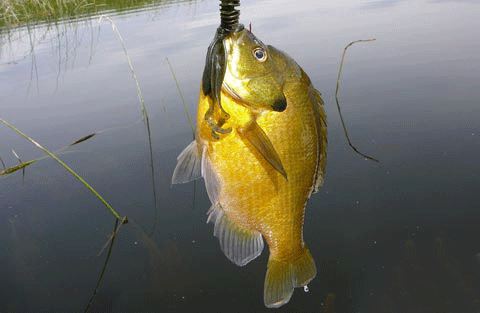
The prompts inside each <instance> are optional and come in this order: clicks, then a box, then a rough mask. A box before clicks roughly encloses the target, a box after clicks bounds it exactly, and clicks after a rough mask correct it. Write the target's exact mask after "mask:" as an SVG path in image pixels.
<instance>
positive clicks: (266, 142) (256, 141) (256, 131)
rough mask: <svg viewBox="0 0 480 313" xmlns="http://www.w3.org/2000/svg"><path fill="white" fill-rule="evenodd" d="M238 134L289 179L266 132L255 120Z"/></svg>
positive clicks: (240, 129)
mask: <svg viewBox="0 0 480 313" xmlns="http://www.w3.org/2000/svg"><path fill="white" fill-rule="evenodd" d="M238 133H239V134H240V136H241V137H242V138H243V139H246V140H247V141H248V142H249V143H250V144H251V145H252V146H253V147H254V148H255V149H256V150H257V151H258V152H259V153H260V154H261V155H262V156H263V157H264V158H265V160H266V161H267V162H268V163H269V164H270V165H271V166H273V168H274V169H276V170H277V171H278V172H279V173H280V174H282V175H283V177H285V179H287V172H285V169H284V167H283V164H282V160H280V157H279V156H278V153H277V151H275V148H274V147H273V144H272V142H271V141H270V139H268V137H267V135H266V134H265V132H264V131H263V130H262V129H261V128H260V126H258V124H257V122H256V121H255V120H253V121H252V122H250V123H249V124H248V125H247V126H245V127H242V128H239V129H238Z"/></svg>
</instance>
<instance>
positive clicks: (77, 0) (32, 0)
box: [0, 0, 188, 31]
mask: <svg viewBox="0 0 480 313" xmlns="http://www.w3.org/2000/svg"><path fill="white" fill-rule="evenodd" d="M184 1H188V0H184ZM172 2H176V1H175V0H147V1H146V0H119V1H113V0H2V1H1V2H0V31H1V30H3V29H7V30H8V29H11V28H15V27H19V26H23V25H26V24H36V23H43V22H46V23H48V22H56V21H59V20H68V19H72V18H82V17H86V16H89V15H93V14H99V13H102V12H109V11H114V12H117V13H119V12H123V11H128V10H131V9H135V10H138V9H139V8H142V7H149V6H155V5H166V4H169V3H172Z"/></svg>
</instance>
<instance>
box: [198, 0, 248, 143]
mask: <svg viewBox="0 0 480 313" xmlns="http://www.w3.org/2000/svg"><path fill="white" fill-rule="evenodd" d="M239 5H240V0H220V27H218V28H217V32H216V33H215V37H214V38H213V41H212V42H211V43H210V46H209V47H208V50H207V57H206V60H205V68H204V70H203V76H202V91H203V94H204V95H205V96H207V97H209V98H210V99H211V104H210V107H209V108H208V110H207V112H206V113H205V120H206V121H207V124H208V126H210V128H212V136H213V137H214V138H216V139H218V138H219V136H218V134H217V133H220V134H227V133H229V132H231V131H232V129H231V128H226V129H225V128H222V126H223V124H224V123H225V122H226V121H227V120H228V119H229V118H230V115H229V114H228V113H227V112H225V110H224V109H223V108H222V104H221V101H220V92H221V89H222V83H223V78H224V77H225V71H226V69H227V55H226V51H225V46H224V44H223V42H224V40H225V38H226V37H227V36H228V35H229V34H230V33H232V32H237V31H240V30H242V29H243V25H241V24H239V23H238V21H239V17H240V11H239V10H237V9H235V7H237V6H239ZM215 107H218V109H219V110H220V117H219V119H218V122H217V121H216V120H215Z"/></svg>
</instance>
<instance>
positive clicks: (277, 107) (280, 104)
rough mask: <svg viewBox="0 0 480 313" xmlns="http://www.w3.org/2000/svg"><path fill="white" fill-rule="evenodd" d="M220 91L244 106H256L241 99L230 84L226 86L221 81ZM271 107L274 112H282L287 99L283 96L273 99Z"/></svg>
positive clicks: (285, 106)
mask: <svg viewBox="0 0 480 313" xmlns="http://www.w3.org/2000/svg"><path fill="white" fill-rule="evenodd" d="M222 91H224V92H225V94H226V95H227V96H228V97H229V98H231V99H232V100H234V101H236V102H238V103H240V104H242V105H244V106H246V107H250V108H255V107H256V106H255V105H254V104H253V103H251V102H249V101H247V100H245V99H243V98H242V97H240V95H239V94H238V93H236V92H235V90H233V89H232V88H230V86H228V85H227V84H226V83H223V84H222ZM271 108H272V110H273V111H275V112H283V111H285V109H286V108H287V99H285V96H283V97H282V99H278V100H275V102H274V103H273V105H271Z"/></svg>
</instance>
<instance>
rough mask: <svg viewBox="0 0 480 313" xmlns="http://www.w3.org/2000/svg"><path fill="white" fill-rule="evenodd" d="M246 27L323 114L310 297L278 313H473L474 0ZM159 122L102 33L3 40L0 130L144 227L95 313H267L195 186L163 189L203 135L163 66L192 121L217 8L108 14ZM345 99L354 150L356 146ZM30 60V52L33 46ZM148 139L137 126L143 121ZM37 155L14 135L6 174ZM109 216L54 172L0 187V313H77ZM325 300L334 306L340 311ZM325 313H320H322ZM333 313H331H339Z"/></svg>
mask: <svg viewBox="0 0 480 313" xmlns="http://www.w3.org/2000/svg"><path fill="white" fill-rule="evenodd" d="M241 10H242V11H241V21H242V22H243V23H244V24H246V25H248V24H249V23H252V28H253V31H254V32H255V33H256V35H257V36H258V37H259V38H260V39H262V40H263V41H264V42H265V43H268V44H272V45H274V46H276V47H278V48H280V49H282V50H284V51H286V52H287V53H289V54H290V55H291V56H292V57H293V58H295V59H296V61H297V62H298V63H299V64H300V65H302V67H303V68H304V69H305V71H306V72H307V73H308V74H309V76H310V78H311V80H312V82H313V83H314V85H315V86H316V87H317V88H318V89H319V90H320V91H321V92H322V94H323V97H324V100H325V102H326V107H325V108H326V111H327V115H328V123H329V124H328V127H329V128H328V131H329V150H328V166H327V176H326V182H325V185H324V187H323V188H322V189H321V191H320V192H319V193H318V194H316V195H314V196H313V197H312V199H311V200H310V201H309V203H308V206H307V211H306V218H305V241H306V242H307V244H308V245H309V247H310V250H311V252H312V255H313V256H314V258H315V260H316V262H317V267H318V275H317V278H316V279H315V280H314V281H312V282H311V283H310V284H309V289H310V291H309V292H308V293H305V292H304V291H303V290H301V289H298V290H296V291H295V293H294V295H293V298H292V300H291V301H290V303H289V304H288V305H286V306H284V307H282V308H281V309H279V310H277V311H279V312H324V311H325V312H333V311H332V310H330V309H329V308H327V307H329V306H330V305H331V303H329V301H330V300H327V301H326V300H325V298H330V299H332V298H333V297H332V295H334V297H335V300H334V306H335V312H479V311H480V236H479V229H480V214H479V211H480V208H479V203H480V192H479V186H480V183H479V180H480V139H479V138H480V126H479V125H480V123H479V120H480V100H479V99H480V89H479V88H478V84H479V81H480V41H479V40H478V39H479V38H480V22H479V20H478V16H479V13H480V5H478V4H477V3H476V2H475V1H453V0H452V1H424V0H420V1H380V0H379V1H348V2H342V3H337V2H336V1H314V0H311V1H306V0H304V1H286V0H278V1H253V0H251V1H249V0H245V1H242V7H241ZM112 19H113V20H114V21H115V23H116V25H117V27H118V30H119V32H120V33H121V35H122V37H123V39H124V40H125V45H126V48H127V50H128V54H129V55H130V57H131V58H132V62H133V65H134V67H135V72H136V75H137V78H138V82H139V85H140V87H141V90H142V94H143V97H144V98H145V104H146V106H147V110H148V112H149V117H150V122H151V127H152V140H153V144H154V151H153V153H154V160H153V162H154V165H155V170H156V180H157V194H158V203H159V205H158V222H157V225H156V230H155V232H154V235H153V237H152V238H151V240H148V239H147V237H146V234H148V233H149V232H151V230H152V228H153V223H154V220H155V219H154V209H153V197H152V185H151V177H150V167H149V164H150V160H149V152H148V140H147V136H146V130H145V127H144V125H143V124H142V123H141V122H138V121H139V120H140V119H141V109H140V105H139V102H138V99H137V91H136V88H135V83H134V82H133V80H132V77H131V73H130V69H129V67H128V63H127V60H126V57H125V55H124V52H123V49H122V44H121V42H120V41H119V39H118V37H117V35H116V34H115V33H114V32H113V31H112V27H111V25H110V23H109V22H108V21H106V20H105V19H103V21H102V22H101V23H99V18H98V17H94V18H92V19H89V20H86V21H81V22H74V23H69V24H57V25H50V26H41V25H40V26H36V27H35V29H30V30H27V29H19V30H17V31H15V32H13V33H11V34H10V35H9V36H7V35H6V34H3V35H2V38H1V39H0V117H1V118H4V119H6V120H7V121H9V122H11V123H13V124H14V125H16V126H17V127H18V128H20V129H21V130H23V131H24V132H26V133H27V134H29V135H31V136H33V137H34V138H35V139H36V140H38V141H39V142H40V143H42V144H44V145H45V146H46V147H48V148H50V149H52V150H55V149H59V148H61V147H63V146H64V145H66V144H68V143H70V142H72V141H74V140H76V139H79V138H81V137H83V136H85V135H88V134H90V133H92V132H96V131H103V130H105V131H104V132H100V133H99V134H98V135H97V136H95V137H93V138H92V139H90V140H88V141H86V142H84V143H83V144H82V145H79V146H78V147H77V148H75V149H72V150H75V151H77V152H75V153H71V154H64V155H61V157H62V159H63V160H64V161H65V162H66V163H67V164H69V165H70V166H72V167H73V168H74V169H75V170H76V171H78V173H80V174H81V175H82V176H83V177H84V178H85V179H86V180H87V181H88V182H89V183H91V184H92V186H94V187H95V188H96V189H97V190H98V191H99V192H100V193H101V194H102V195H103V196H104V197H105V198H106V199H107V201H109V202H110V203H111V204H112V206H113V207H114V208H115V209H116V210H117V211H118V212H119V213H120V214H121V215H122V216H123V215H127V216H128V217H129V218H130V220H131V221H132V223H130V224H129V225H125V226H122V228H121V229H120V232H119V236H118V240H117V242H116V245H115V249H114V251H113V254H112V257H111V262H110V264H109V267H108V270H107V274H106V276H105V279H104V282H103V287H102V289H101V291H100V292H99V294H98V296H97V298H96V299H95V302H94V305H93V308H92V310H91V312H179V311H181V310H186V309H188V310H190V311H196V312H207V311H209V312H250V311H266V309H265V308H264V306H263V280H264V275H265V270H266V261H267V257H268V253H267V252H266V251H264V253H263V254H262V256H261V257H259V258H258V259H256V260H255V261H253V262H251V263H250V264H249V265H247V266H246V267H244V268H239V267H236V266H235V265H233V264H232V263H230V261H228V260H227V259H226V258H225V257H224V256H223V255H222V252H221V251H220V249H219V246H218V242H217V239H216V238H214V237H213V227H212V225H207V224H206V223H205V221H206V212H207V209H208V207H209V201H208V198H207V196H206V192H205V189H204V186H203V182H199V183H197V184H196V185H195V187H194V184H192V183H190V184H186V185H176V186H173V187H171V186H170V183H169V182H170V177H171V174H172V172H173V168H174V166H175V160H176V156H177V155H178V154H179V153H180V152H181V151H182V149H183V148H184V147H185V146H186V145H187V144H188V143H189V142H190V141H191V139H192V134H191V130H190V127H189V124H188V120H187V118H186V116H185V113H184V110H183V108H182V105H181V100H180V99H181V98H180V96H179V94H178V92H177V90H176V87H175V82H174V80H173V78H172V75H171V73H170V71H169V68H168V64H167V63H166V61H165V58H166V57H168V58H169V60H170V62H171V63H172V64H173V66H174V68H175V72H176V75H177V77H178V80H179V84H180V86H181V88H182V90H183V93H184V96H185V98H186V102H187V105H188V108H189V110H190V112H191V113H192V114H193V112H195V110H196V109H195V107H196V100H197V95H198V89H199V81H200V77H201V73H202V69H203V64H204V56H205V52H206V48H207V46H208V44H209V43H210V41H211V39H212V36H213V34H214V31H215V29H216V27H217V25H218V19H219V18H218V11H217V1H200V2H194V3H192V2H189V3H177V4H171V5H168V6H163V7H157V8H152V9H149V10H142V11H135V12H132V13H130V14H125V15H122V16H112ZM366 38H376V39H377V40H376V41H375V42H372V43H364V44H357V45H355V46H353V47H351V48H350V49H349V50H348V54H347V61H346V63H345V66H344V72H343V77H342V86H341V90H340V100H341V102H342V108H343V112H344V115H345V118H346V121H347V124H348V129H349V132H350V135H351V137H352V140H353V142H354V143H355V144H356V145H357V146H358V147H359V148H360V149H361V150H363V151H364V152H366V153H368V154H371V155H373V156H375V157H376V158H378V159H380V160H381V163H380V164H376V163H373V162H369V161H365V160H364V159H362V158H361V157H359V156H358V155H355V154H354V153H353V152H352V151H351V150H350V148H348V146H347V144H346V140H345V137H344V135H343V133H342V130H341V126H340V122H339V118H338V113H337V112H336V108H335V102H334V92H335V84H336V76H337V71H338V65H339V62H340V57H341V53H342V51H343V48H344V46H345V45H346V44H347V43H349V42H350V41H353V40H357V39H366ZM32 47H33V48H32ZM135 122H138V123H136V124H133V125H132V123H135ZM11 149H14V150H15V151H16V152H17V153H18V154H19V156H20V157H21V158H22V160H24V161H26V160H30V159H33V158H37V157H41V156H42V152H41V151H40V150H38V149H36V148H35V147H34V146H32V145H31V144H30V143H28V142H27V141H25V140H24V139H22V138H21V137H19V136H18V135H17V134H15V133H13V132H12V131H11V130H10V129H8V128H6V127H2V128H0V156H1V157H2V159H3V160H4V161H5V163H7V165H8V166H12V165H14V164H15V163H16V162H17V160H16V158H15V157H14V156H13V155H12V153H11ZM113 223H114V219H113V217H112V216H111V214H110V213H109V212H108V211H107V210H106V209H105V208H104V207H103V206H102V205H101V203H100V202H99V201H98V199H96V198H95V197H93V196H92V195H91V194H90V193H89V192H88V191H87V190H86V189H85V188H84V187H83V186H82V185H81V184H80V183H79V182H78V181H76V180H75V179H74V178H73V177H72V176H70V174H68V173H66V171H65V170H64V169H63V168H61V167H60V166H59V165H58V164H57V163H55V162H54V161H53V160H50V159H46V160H42V161H39V162H37V163H36V164H34V165H32V166H30V167H28V168H27V169H26V173H25V178H24V179H22V174H21V173H20V172H18V173H16V174H13V175H11V176H8V177H3V178H1V179H0V251H1V253H0V281H1V282H2V283H1V284H0V312H82V311H83V309H84V308H85V306H86V304H87V302H88V300H89V298H90V296H91V294H92V292H93V288H94V286H95V283H96V280H97V278H98V275H99V273H100V271H101V268H102V265H103V260H104V258H105V255H106V253H105V252H104V253H103V254H102V256H101V257H98V256H97V254H98V252H99V251H100V250H101V248H102V246H103V245H104V244H105V242H106V240H107V238H108V235H109V234H110V232H111V229H112V227H113ZM330 302H332V301H330ZM325 308H326V309H325ZM329 310H330V311H329Z"/></svg>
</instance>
